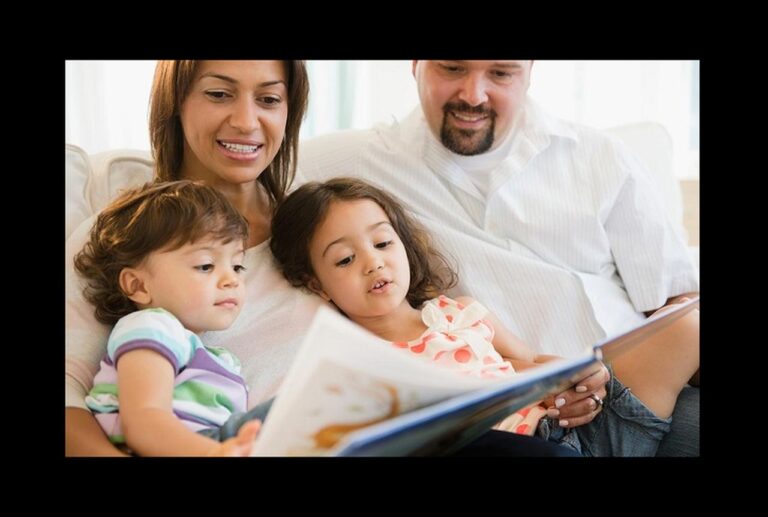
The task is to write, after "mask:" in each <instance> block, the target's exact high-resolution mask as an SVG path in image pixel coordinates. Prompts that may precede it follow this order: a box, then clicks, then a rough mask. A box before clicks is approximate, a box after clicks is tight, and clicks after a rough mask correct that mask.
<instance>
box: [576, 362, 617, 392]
mask: <svg viewBox="0 0 768 517" xmlns="http://www.w3.org/2000/svg"><path fill="white" fill-rule="evenodd" d="M598 364H599V368H598V369H597V370H595V371H594V372H593V373H592V374H591V375H589V376H588V377H585V378H584V379H582V380H581V381H579V382H577V383H576V386H575V387H574V391H575V392H576V393H580V394H586V393H594V392H596V391H598V390H599V389H600V388H602V387H603V386H604V385H605V384H606V383H607V382H608V381H609V380H610V379H611V373H610V372H609V371H608V368H607V367H606V366H605V365H604V364H603V363H598Z"/></svg>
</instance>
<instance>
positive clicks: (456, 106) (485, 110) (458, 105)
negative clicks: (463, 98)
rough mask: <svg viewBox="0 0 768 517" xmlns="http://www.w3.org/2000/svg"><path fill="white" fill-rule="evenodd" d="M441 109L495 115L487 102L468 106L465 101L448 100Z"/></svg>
mask: <svg viewBox="0 0 768 517" xmlns="http://www.w3.org/2000/svg"><path fill="white" fill-rule="evenodd" d="M443 111H445V112H448V111H459V112H462V113H472V114H474V115H490V116H492V117H495V116H496V112H495V111H493V110H492V109H491V108H490V107H489V106H488V105H487V104H480V105H478V106H470V105H469V104H467V103H466V102H449V103H447V104H446V105H445V106H443Z"/></svg>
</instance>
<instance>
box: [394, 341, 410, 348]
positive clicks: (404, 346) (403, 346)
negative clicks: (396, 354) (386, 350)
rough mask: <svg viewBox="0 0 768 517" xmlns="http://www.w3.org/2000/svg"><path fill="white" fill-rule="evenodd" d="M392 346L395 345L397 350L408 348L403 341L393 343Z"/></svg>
mask: <svg viewBox="0 0 768 517" xmlns="http://www.w3.org/2000/svg"><path fill="white" fill-rule="evenodd" d="M392 344H393V345H395V346H396V347H397V348H408V343H406V342H405V341H394V342H393V343H392Z"/></svg>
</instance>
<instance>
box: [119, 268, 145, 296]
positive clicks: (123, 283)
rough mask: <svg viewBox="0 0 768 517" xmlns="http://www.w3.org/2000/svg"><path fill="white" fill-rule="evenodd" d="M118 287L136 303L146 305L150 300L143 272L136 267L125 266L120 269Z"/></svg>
mask: <svg viewBox="0 0 768 517" xmlns="http://www.w3.org/2000/svg"><path fill="white" fill-rule="evenodd" d="M120 289H122V290H123V292H124V293H125V295H126V296H127V297H128V299H130V300H131V301H132V302H133V303H135V304H137V305H148V304H149V303H150V302H151V301H152V296H151V295H150V293H149V290H148V289H147V285H146V283H145V282H144V272H143V271H140V270H138V269H134V268H132V267H125V268H123V270H122V271H120Z"/></svg>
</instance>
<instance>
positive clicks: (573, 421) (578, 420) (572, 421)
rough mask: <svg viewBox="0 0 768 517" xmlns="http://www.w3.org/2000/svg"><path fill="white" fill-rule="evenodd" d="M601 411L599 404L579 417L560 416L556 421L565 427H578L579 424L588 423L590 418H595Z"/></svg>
mask: <svg viewBox="0 0 768 517" xmlns="http://www.w3.org/2000/svg"><path fill="white" fill-rule="evenodd" d="M600 411H602V406H599V407H598V408H597V409H596V410H595V411H592V412H590V413H588V414H586V415H583V416H579V417H571V418H561V419H560V420H559V421H558V424H559V425H560V427H565V428H567V429H569V428H572V427H578V426H580V425H584V424H588V423H590V422H591V421H592V420H594V419H595V417H596V416H597V415H598V413H600Z"/></svg>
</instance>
